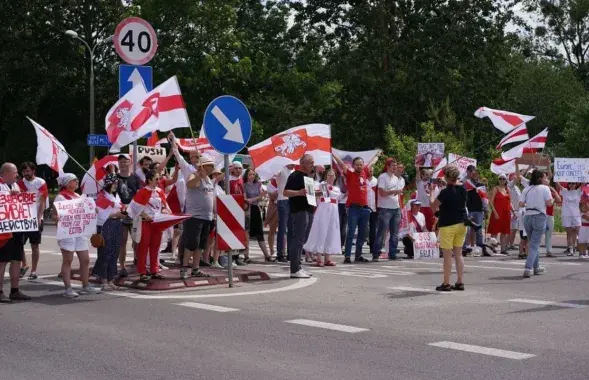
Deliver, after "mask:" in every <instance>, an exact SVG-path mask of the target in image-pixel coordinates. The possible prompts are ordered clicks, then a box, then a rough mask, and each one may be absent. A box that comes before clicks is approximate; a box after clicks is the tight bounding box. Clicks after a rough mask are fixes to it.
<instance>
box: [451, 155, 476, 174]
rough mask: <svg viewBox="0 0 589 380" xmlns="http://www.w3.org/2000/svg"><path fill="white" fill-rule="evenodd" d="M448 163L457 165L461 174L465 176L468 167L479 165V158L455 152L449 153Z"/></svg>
mask: <svg viewBox="0 0 589 380" xmlns="http://www.w3.org/2000/svg"><path fill="white" fill-rule="evenodd" d="M448 165H456V166H457V167H458V170H460V175H461V176H463V175H465V174H466V168H468V167H469V166H470V165H473V166H477V160H476V159H474V158H469V157H465V156H461V155H459V154H455V153H448Z"/></svg>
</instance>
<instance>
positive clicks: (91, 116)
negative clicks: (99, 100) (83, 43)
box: [88, 45, 98, 168]
mask: <svg viewBox="0 0 589 380" xmlns="http://www.w3.org/2000/svg"><path fill="white" fill-rule="evenodd" d="M96 46H98V45H96ZM90 134H91V135H93V134H94V50H93V49H92V50H90ZM94 157H95V155H94V146H92V145H91V146H90V162H89V164H88V165H89V166H88V167H89V168H91V167H92V164H93V162H94Z"/></svg>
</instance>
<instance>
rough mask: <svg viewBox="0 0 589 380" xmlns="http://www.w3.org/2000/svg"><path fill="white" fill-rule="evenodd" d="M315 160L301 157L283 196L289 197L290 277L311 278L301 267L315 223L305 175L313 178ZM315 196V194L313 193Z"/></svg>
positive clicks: (311, 157) (308, 155)
mask: <svg viewBox="0 0 589 380" xmlns="http://www.w3.org/2000/svg"><path fill="white" fill-rule="evenodd" d="M314 166H315V162H314V160H313V156H311V155H310V154H305V155H303V157H301V160H300V167H299V169H297V170H295V171H294V172H292V173H291V174H290V175H289V176H288V180H287V181H286V184H285V186H284V191H283V193H282V194H283V196H285V197H287V198H288V207H289V217H288V221H289V223H288V230H289V234H290V235H291V240H290V242H289V243H288V257H289V259H290V278H309V277H311V275H310V274H309V273H307V272H306V271H305V270H303V269H302V268H301V257H302V254H303V245H304V244H305V242H306V241H307V235H308V232H309V229H310V227H311V225H312V224H313V212H314V211H315V207H314V206H312V205H310V204H309V202H308V201H307V191H306V190H305V177H309V178H312V172H313V167H314ZM313 196H314V195H313Z"/></svg>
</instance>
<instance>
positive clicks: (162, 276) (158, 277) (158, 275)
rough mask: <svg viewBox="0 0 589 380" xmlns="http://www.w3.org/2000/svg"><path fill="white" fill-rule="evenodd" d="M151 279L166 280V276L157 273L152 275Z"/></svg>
mask: <svg viewBox="0 0 589 380" xmlns="http://www.w3.org/2000/svg"><path fill="white" fill-rule="evenodd" d="M151 278H154V279H156V280H165V279H166V276H164V275H163V274H160V273H155V274H152V275H151Z"/></svg>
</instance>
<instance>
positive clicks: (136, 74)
mask: <svg viewBox="0 0 589 380" xmlns="http://www.w3.org/2000/svg"><path fill="white" fill-rule="evenodd" d="M138 84H142V85H143V86H144V87H145V90H147V91H151V90H153V68H152V67H151V66H133V65H120V66H119V98H121V97H123V96H124V95H125V94H126V93H127V92H129V91H131V89H132V88H133V87H134V86H136V85H138Z"/></svg>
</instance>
